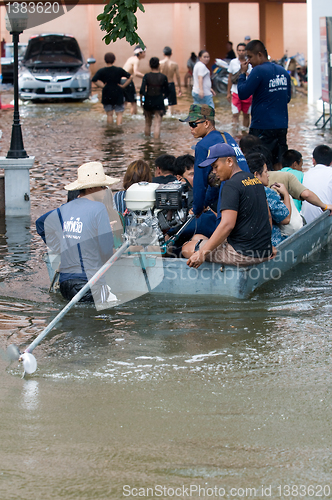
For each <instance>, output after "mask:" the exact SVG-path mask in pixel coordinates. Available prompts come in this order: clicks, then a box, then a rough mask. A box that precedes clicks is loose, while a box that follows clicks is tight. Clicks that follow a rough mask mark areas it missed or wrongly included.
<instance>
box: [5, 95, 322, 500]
mask: <svg viewBox="0 0 332 500" xmlns="http://www.w3.org/2000/svg"><path fill="white" fill-rule="evenodd" d="M5 98H7V100H5ZM2 100H3V102H9V96H8V95H6V96H3V99H2ZM190 103H191V99H190V96H188V95H187V96H184V97H183V98H182V99H181V102H180V104H179V107H178V113H177V114H176V115H175V116H174V117H170V116H166V117H165V118H164V121H163V123H162V131H161V139H160V141H154V140H153V139H146V138H145V137H144V136H143V128H144V118H143V116H142V114H141V111H140V114H139V115H138V116H136V117H133V118H132V117H131V116H130V115H129V112H128V111H126V113H125V115H124V125H123V129H118V128H117V127H115V126H114V127H113V128H111V127H107V125H106V118H105V116H104V114H103V110H102V106H101V104H100V103H97V104H90V103H81V104H77V103H68V104H66V103H42V104H40V103H39V104H32V103H30V104H27V105H22V106H21V108H20V112H21V124H22V130H23V138H24V146H25V149H26V151H27V153H28V154H29V155H34V156H35V157H36V160H35V164H34V167H33V169H32V170H31V171H30V177H31V219H30V218H20V217H17V218H8V217H7V218H5V217H2V218H0V331H1V335H0V348H1V349H2V350H5V349H6V347H7V346H8V345H9V344H10V343H15V344H17V345H19V346H20V347H21V348H24V346H26V345H27V344H29V343H30V342H31V341H32V340H33V339H34V338H35V337H36V335H38V333H40V332H41V331H42V330H43V328H45V327H46V325H48V324H49V322H50V321H51V320H52V319H53V318H54V317H55V316H56V314H57V313H58V312H59V311H60V310H61V309H62V308H63V307H64V305H65V302H64V301H63V300H62V299H61V297H59V296H57V295H55V294H49V293H48V287H49V279H48V275H47V271H46V266H45V263H44V261H43V253H44V252H45V250H46V249H45V246H44V244H43V242H42V240H41V239H40V238H39V236H38V235H37V234H36V231H35V226H34V222H35V219H36V218H37V217H38V216H39V215H41V214H42V213H44V212H46V211H48V210H50V209H52V208H55V207H57V206H58V205H59V204H61V203H64V201H65V200H66V191H65V190H64V189H63V186H64V185H65V184H67V183H69V182H71V181H73V180H74V179H75V178H76V168H77V167H78V166H79V165H81V164H82V163H84V162H86V161H95V160H98V161H102V162H103V164H104V166H105V167H106V172H107V174H110V175H113V176H118V177H120V178H122V177H123V174H124V172H125V170H126V167H127V165H128V164H129V163H130V162H131V161H133V160H135V159H139V158H142V159H145V160H146V161H148V162H149V163H150V164H151V166H152V165H153V162H154V159H155V158H156V157H157V156H159V155H160V154H162V153H171V154H174V155H175V156H179V155H181V154H185V153H190V152H191V149H190V148H191V146H192V145H193V144H194V141H193V139H192V137H191V134H190V132H189V127H188V125H187V124H184V123H180V122H179V121H178V118H179V117H184V116H185V113H186V111H188V108H189V105H190ZM216 113H217V123H216V127H217V129H218V130H226V131H228V132H231V112H230V108H229V105H228V103H227V101H226V98H225V96H220V97H219V98H218V104H217V108H216ZM289 114H290V127H289V134H288V145H289V147H290V148H292V149H297V150H299V151H301V153H302V155H303V158H304V167H305V168H308V167H309V166H310V165H311V153H312V150H313V149H314V147H315V146H317V145H318V144H322V143H325V144H328V145H330V146H331V144H332V135H331V132H330V130H329V129H327V130H325V131H322V130H319V129H317V128H316V127H315V126H314V123H315V121H316V120H317V118H318V117H319V113H318V111H317V110H316V109H314V108H311V107H308V106H307V104H306V98H305V97H304V96H302V95H297V97H296V98H295V99H294V100H292V102H291V104H290V107H289ZM0 120H1V123H0V128H1V129H2V131H3V137H2V140H1V142H0V146H1V152H0V154H1V155H6V153H7V150H8V149H9V144H10V134H11V124H12V113H11V112H8V111H7V112H2V114H1V115H0ZM118 187H119V188H120V187H121V185H119V186H118ZM331 278H332V255H331V247H330V248H325V249H324V250H322V251H321V252H320V253H318V254H317V255H315V256H314V257H312V258H311V260H310V261H308V262H306V263H305V264H300V265H298V266H297V267H296V268H295V269H294V270H292V271H290V272H289V273H288V274H287V275H286V276H283V277H282V278H281V279H280V280H278V281H274V282H272V283H271V282H270V283H267V284H266V285H265V286H263V287H262V288H260V289H259V290H257V291H256V292H254V294H253V295H252V296H251V297H250V298H249V299H247V300H241V301H239V300H235V299H230V300H225V299H223V300H220V299H217V298H215V297H206V298H204V297H194V296H192V297H190V296H186V297H182V296H174V295H173V296H171V297H170V296H162V295H145V296H143V297H140V298H139V299H137V300H135V301H132V302H128V303H126V304H122V305H121V306H118V307H115V308H113V309H109V310H106V311H103V312H102V314H101V313H100V312H97V311H96V310H95V309H93V308H92V307H91V306H87V305H80V306H76V307H75V308H73V309H72V310H71V311H70V312H69V313H68V314H67V315H66V316H65V317H64V318H63V320H62V321H61V323H59V324H58V325H57V326H56V327H55V328H54V330H53V331H52V332H51V333H50V334H49V335H48V336H47V337H46V338H45V340H44V341H43V342H42V343H41V344H40V345H39V346H38V347H37V348H36V349H35V351H34V355H35V356H36V358H37V361H38V370H37V372H36V373H35V374H34V375H33V376H31V377H30V378H29V377H28V378H26V379H22V378H21V376H22V368H21V367H20V366H18V365H17V363H13V364H12V365H10V366H8V362H7V361H6V360H5V359H3V358H1V357H0V421H1V426H0V443H1V454H0V492H1V499H3V500H14V499H15V500H16V499H21V498H24V499H27V500H49V499H56V500H57V499H62V498H65V499H77V500H90V499H98V500H110V499H112V500H113V499H114V500H118V499H121V498H135V497H138V496H140V497H148V498H162V499H167V498H188V497H192V498H201V497H202V498H204V497H205V498H206V497H209V498H236V499H240V498H272V499H274V500H275V499H278V498H284V499H290V498H292V499H295V498H305V499H308V498H332V476H331V470H332V452H331V450H332V435H331V425H332V413H331V406H332V394H331V386H332V370H331V367H332V365H331V354H332V330H331V312H332V304H331V294H332V279H331Z"/></svg>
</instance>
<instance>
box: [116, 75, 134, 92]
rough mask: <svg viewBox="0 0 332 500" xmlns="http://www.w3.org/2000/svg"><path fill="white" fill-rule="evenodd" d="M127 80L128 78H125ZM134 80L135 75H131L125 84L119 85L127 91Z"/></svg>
mask: <svg viewBox="0 0 332 500" xmlns="http://www.w3.org/2000/svg"><path fill="white" fill-rule="evenodd" d="M125 78H126V77H125ZM132 80H133V75H129V76H128V78H127V80H126V81H125V83H122V84H121V83H118V85H119V87H121V88H122V89H125V88H126V87H128V85H129V84H130V82H131V81H132Z"/></svg>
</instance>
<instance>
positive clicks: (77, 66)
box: [19, 34, 96, 100]
mask: <svg viewBox="0 0 332 500" xmlns="http://www.w3.org/2000/svg"><path fill="white" fill-rule="evenodd" d="M95 62H96V60H95V59H93V58H90V59H88V60H87V62H85V60H84V58H83V55H82V53H81V50H80V48H79V45H78V43H77V41H76V39H75V38H74V37H73V36H70V35H61V34H45V35H37V36H34V37H31V38H30V40H29V43H28V47H27V50H26V53H25V56H24V58H23V60H22V62H21V66H20V71H19V94H20V98H21V99H22V100H31V99H59V98H61V99H64V98H65V99H76V100H84V99H87V98H88V97H89V95H90V89H91V75H90V71H89V65H90V64H93V63H95Z"/></svg>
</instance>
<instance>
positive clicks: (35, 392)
mask: <svg viewBox="0 0 332 500" xmlns="http://www.w3.org/2000/svg"><path fill="white" fill-rule="evenodd" d="M38 406H39V383H38V382H37V381H36V380H25V381H24V384H23V388H22V408H23V410H27V411H29V412H32V411H35V410H37V409H38Z"/></svg>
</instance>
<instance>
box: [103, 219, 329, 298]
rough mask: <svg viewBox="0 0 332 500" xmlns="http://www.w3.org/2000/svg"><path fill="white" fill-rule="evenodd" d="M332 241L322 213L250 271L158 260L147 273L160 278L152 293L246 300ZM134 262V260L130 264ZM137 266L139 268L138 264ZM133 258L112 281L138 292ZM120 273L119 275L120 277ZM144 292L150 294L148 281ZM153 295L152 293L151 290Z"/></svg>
mask: <svg viewBox="0 0 332 500" xmlns="http://www.w3.org/2000/svg"><path fill="white" fill-rule="evenodd" d="M331 239H332V217H330V216H329V213H323V214H322V215H321V216H320V217H319V218H317V219H315V220H314V221H313V222H311V223H310V224H308V225H306V226H304V227H303V228H301V229H300V230H299V231H297V232H296V233H294V234H293V235H292V236H289V237H288V238H287V239H285V240H284V241H283V242H282V243H281V244H280V245H278V253H277V256H276V257H275V258H274V259H271V260H268V261H265V262H262V263H261V264H259V265H255V266H249V267H236V266H228V265H227V266H221V265H220V264H216V263H208V262H205V263H204V264H202V265H201V266H200V267H199V268H198V269H195V268H189V267H188V266H187V264H186V262H187V261H186V259H174V258H167V257H166V258H158V259H155V262H154V263H153V266H152V267H151V268H147V269H148V274H149V276H153V275H154V273H155V274H156V275H158V280H154V281H155V283H156V281H157V282H158V284H157V285H156V286H154V285H155V283H151V287H150V288H151V293H157V294H171V295H174V294H175V295H205V296H206V295H216V296H220V297H233V298H238V299H244V298H247V297H249V296H250V295H251V293H252V292H253V291H254V290H255V289H256V288H258V287H260V286H262V285H263V284H264V283H267V282H268V281H271V280H278V279H279V278H280V276H281V275H282V274H284V273H285V272H286V271H288V270H289V269H291V268H293V267H294V266H296V265H297V264H299V263H301V262H305V261H306V260H307V259H308V258H309V257H310V256H311V255H313V254H314V253H316V252H318V251H319V250H320V249H321V248H322V247H323V246H325V245H326V244H327V243H328V242H329V241H330V240H331ZM130 259H131V260H130ZM136 265H137V264H136ZM132 268H133V258H132V257H129V258H128V257H125V258H124V259H122V262H121V264H120V265H118V267H117V269H116V270H115V269H113V271H112V270H110V271H111V273H112V276H111V275H110V276H109V277H110V278H111V279H110V280H109V284H110V286H112V289H114V283H116V282H117V281H118V280H121V282H122V284H123V286H128V284H130V286H133V287H134V288H139V285H138V282H137V285H136V284H135V283H134V282H133V276H134V273H133V272H132ZM119 273H120V274H119ZM141 282H142V283H143V284H144V287H145V292H143V293H146V292H147V289H146V284H145V281H142V280H141ZM149 291H150V290H149Z"/></svg>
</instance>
